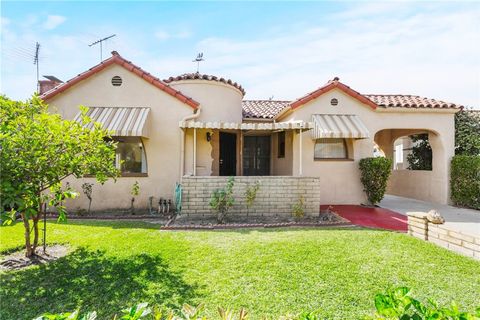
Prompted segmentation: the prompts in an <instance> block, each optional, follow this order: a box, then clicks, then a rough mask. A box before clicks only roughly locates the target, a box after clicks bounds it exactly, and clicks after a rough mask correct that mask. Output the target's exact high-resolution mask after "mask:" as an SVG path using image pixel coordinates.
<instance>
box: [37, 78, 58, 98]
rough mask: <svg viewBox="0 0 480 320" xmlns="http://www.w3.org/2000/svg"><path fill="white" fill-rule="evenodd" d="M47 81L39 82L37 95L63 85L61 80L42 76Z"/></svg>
mask: <svg viewBox="0 0 480 320" xmlns="http://www.w3.org/2000/svg"><path fill="white" fill-rule="evenodd" d="M43 77H44V78H46V79H47V80H39V81H38V84H39V88H40V92H39V93H38V94H44V93H45V92H47V91H49V90H51V89H53V88H55V87H56V86H58V85H59V84H61V83H63V81H62V80H60V79H58V78H57V77H54V76H43Z"/></svg>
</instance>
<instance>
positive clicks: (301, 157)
mask: <svg viewBox="0 0 480 320" xmlns="http://www.w3.org/2000/svg"><path fill="white" fill-rule="evenodd" d="M299 134H300V139H299V145H300V146H299V159H298V160H299V163H298V175H299V176H302V175H303V167H302V165H303V150H302V145H303V141H302V129H300V130H299Z"/></svg>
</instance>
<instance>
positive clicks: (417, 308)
mask: <svg viewBox="0 0 480 320" xmlns="http://www.w3.org/2000/svg"><path fill="white" fill-rule="evenodd" d="M375 308H376V311H377V312H376V315H375V316H374V317H373V318H372V319H384V320H386V319H392V320H393V319H401V320H431V319H432V320H433V319H438V320H475V319H478V318H479V317H480V306H479V307H477V310H476V314H473V313H469V312H463V311H460V310H459V307H458V306H457V305H456V304H455V303H454V302H452V303H451V305H450V307H439V306H438V304H437V303H436V302H435V301H433V300H432V299H428V303H426V304H423V303H422V302H420V301H419V300H416V299H414V298H412V297H411V295H410V289H408V288H406V287H399V288H394V289H390V290H387V292H386V293H385V294H383V293H378V294H377V295H375ZM218 315H219V316H218V317H217V318H207V317H206V316H205V315H204V305H203V304H199V305H198V306H196V307H193V306H191V305H188V304H184V305H183V307H182V309H181V310H179V312H177V314H176V313H175V312H173V311H172V310H160V309H158V308H155V307H154V308H150V307H149V306H148V304H147V303H139V304H136V305H134V306H132V307H130V308H127V309H123V310H122V313H121V317H120V318H117V316H115V317H114V319H124V320H140V319H142V320H150V319H151V320H161V319H166V320H167V319H168V320H208V319H220V320H246V319H248V313H247V311H246V310H245V309H243V308H241V309H240V311H238V312H235V311H232V310H229V309H222V308H218ZM96 319H97V313H96V312H95V311H93V312H88V313H85V314H80V311H79V310H77V311H75V312H72V313H61V314H51V313H45V314H44V315H42V316H40V317H38V318H35V319H34V320H96ZM280 319H285V320H320V319H321V317H320V316H319V315H317V314H315V313H314V312H302V313H300V314H299V315H297V316H288V317H280Z"/></svg>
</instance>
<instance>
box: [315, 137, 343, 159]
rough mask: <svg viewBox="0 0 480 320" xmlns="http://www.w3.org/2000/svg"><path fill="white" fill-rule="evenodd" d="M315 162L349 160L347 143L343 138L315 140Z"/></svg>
mask: <svg viewBox="0 0 480 320" xmlns="http://www.w3.org/2000/svg"><path fill="white" fill-rule="evenodd" d="M314 158H315V160H320V159H348V151H347V143H346V141H345V139H342V138H322V139H317V140H315V151H314Z"/></svg>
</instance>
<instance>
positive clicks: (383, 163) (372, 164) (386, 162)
mask: <svg viewBox="0 0 480 320" xmlns="http://www.w3.org/2000/svg"><path fill="white" fill-rule="evenodd" d="M391 168H392V160H390V159H387V158H383V157H378V158H364V159H361V160H360V171H361V177H360V181H362V184H363V191H365V193H366V194H367V199H368V201H369V202H370V204H372V205H375V204H377V203H379V202H380V201H381V200H382V199H383V196H384V195H385V190H386V189H387V182H388V177H389V176H390V172H391Z"/></svg>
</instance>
